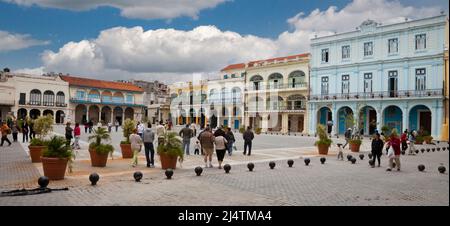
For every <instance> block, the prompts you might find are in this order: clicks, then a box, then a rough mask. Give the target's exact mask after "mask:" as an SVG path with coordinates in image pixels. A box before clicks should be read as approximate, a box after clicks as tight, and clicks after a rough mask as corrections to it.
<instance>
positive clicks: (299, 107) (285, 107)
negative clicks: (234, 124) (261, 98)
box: [245, 102, 306, 112]
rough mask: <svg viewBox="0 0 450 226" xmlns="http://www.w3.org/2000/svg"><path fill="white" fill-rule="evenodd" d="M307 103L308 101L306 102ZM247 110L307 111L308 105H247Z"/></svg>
mask: <svg viewBox="0 0 450 226" xmlns="http://www.w3.org/2000/svg"><path fill="white" fill-rule="evenodd" d="M305 103H306V102H305ZM245 111H246V112H304V111H306V105H305V104H302V105H284V104H283V105H273V106H268V105H266V106H265V107H264V106H261V105H258V106H247V107H246V108H245Z"/></svg>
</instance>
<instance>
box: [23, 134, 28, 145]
mask: <svg viewBox="0 0 450 226" xmlns="http://www.w3.org/2000/svg"><path fill="white" fill-rule="evenodd" d="M25 140H26V141H27V142H28V132H26V133H22V142H23V143H25Z"/></svg>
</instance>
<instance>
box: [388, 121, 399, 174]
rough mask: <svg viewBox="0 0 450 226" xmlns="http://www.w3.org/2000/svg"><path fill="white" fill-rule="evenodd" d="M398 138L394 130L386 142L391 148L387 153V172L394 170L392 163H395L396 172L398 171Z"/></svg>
mask: <svg viewBox="0 0 450 226" xmlns="http://www.w3.org/2000/svg"><path fill="white" fill-rule="evenodd" d="M400 143H401V141H400V138H399V137H398V135H397V130H396V129H394V130H393V131H392V134H391V136H390V137H389V141H388V142H387V146H388V148H389V147H392V148H391V149H389V151H388V158H389V168H388V169H387V171H392V168H394V166H393V163H394V161H395V164H396V166H397V171H400V154H401V151H400Z"/></svg>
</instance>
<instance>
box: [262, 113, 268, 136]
mask: <svg viewBox="0 0 450 226" xmlns="http://www.w3.org/2000/svg"><path fill="white" fill-rule="evenodd" d="M261 118H262V119H261V120H262V121H261V132H263V133H264V132H267V129H268V123H269V120H268V118H269V115H268V114H267V113H264V114H263V115H262V117H261Z"/></svg>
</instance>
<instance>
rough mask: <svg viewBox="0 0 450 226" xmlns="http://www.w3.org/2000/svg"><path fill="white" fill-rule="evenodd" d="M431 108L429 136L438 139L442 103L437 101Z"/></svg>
mask: <svg viewBox="0 0 450 226" xmlns="http://www.w3.org/2000/svg"><path fill="white" fill-rule="evenodd" d="M436 102H437V103H436V104H435V105H434V106H433V108H432V109H431V130H432V132H431V136H433V138H434V139H436V140H438V139H440V138H441V137H440V136H441V131H440V130H441V128H442V125H443V124H442V105H441V104H440V102H439V101H436Z"/></svg>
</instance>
